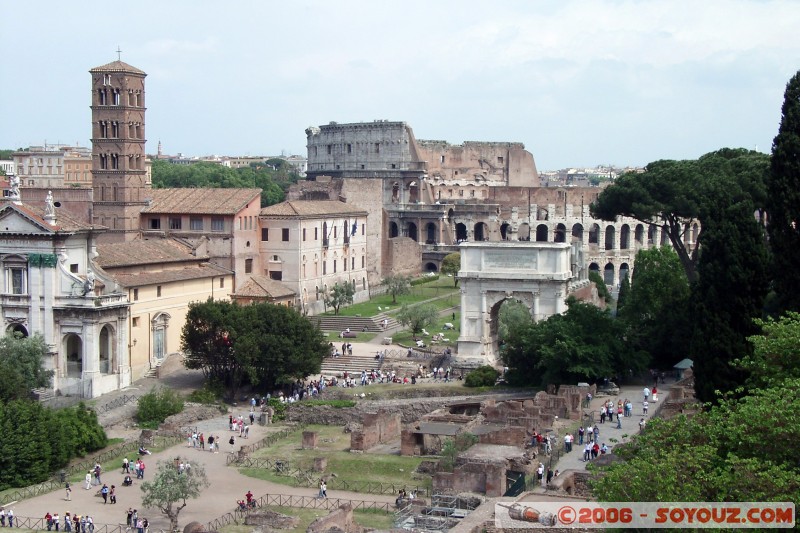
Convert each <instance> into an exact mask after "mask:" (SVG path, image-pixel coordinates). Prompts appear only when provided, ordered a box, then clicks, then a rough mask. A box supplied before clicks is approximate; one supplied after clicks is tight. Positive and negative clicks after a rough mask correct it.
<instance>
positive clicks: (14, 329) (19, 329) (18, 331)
mask: <svg viewBox="0 0 800 533" xmlns="http://www.w3.org/2000/svg"><path fill="white" fill-rule="evenodd" d="M6 331H8V332H9V333H11V334H13V335H15V336H18V337H20V338H22V339H24V338H26V337H27V336H28V330H27V329H25V326H23V325H22V324H14V325H13V326H9V327H8V329H7V330H6Z"/></svg>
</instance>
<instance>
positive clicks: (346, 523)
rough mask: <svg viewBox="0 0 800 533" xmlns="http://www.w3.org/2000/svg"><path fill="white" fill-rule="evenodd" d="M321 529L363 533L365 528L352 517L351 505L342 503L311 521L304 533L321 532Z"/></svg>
mask: <svg viewBox="0 0 800 533" xmlns="http://www.w3.org/2000/svg"><path fill="white" fill-rule="evenodd" d="M323 531H344V532H345V533H363V532H364V531H365V529H364V528H363V527H361V526H360V525H358V524H357V523H356V522H355V520H354V519H353V507H352V506H351V505H349V504H345V505H342V506H341V507H339V508H338V509H336V510H335V511H332V512H331V513H330V514H328V515H326V516H321V517H319V518H317V519H316V520H314V521H313V522H311V523H310V524H309V525H308V529H306V533H322V532H323Z"/></svg>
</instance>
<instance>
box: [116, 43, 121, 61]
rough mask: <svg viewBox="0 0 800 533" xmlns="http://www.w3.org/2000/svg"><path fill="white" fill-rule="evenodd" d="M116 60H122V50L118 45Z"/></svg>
mask: <svg viewBox="0 0 800 533" xmlns="http://www.w3.org/2000/svg"><path fill="white" fill-rule="evenodd" d="M117 61H122V50H120V49H119V45H117Z"/></svg>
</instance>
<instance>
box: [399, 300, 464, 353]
mask: <svg viewBox="0 0 800 533" xmlns="http://www.w3.org/2000/svg"><path fill="white" fill-rule="evenodd" d="M439 301H443V300H437V302H439ZM437 302H432V303H437ZM442 309H447V307H444V308H439V310H440V311H441V310H442ZM455 315H456V317H455V319H454V318H453V315H452V314H449V315H444V316H439V317H438V318H437V319H436V323H435V324H434V325H433V326H431V327H430V328H426V329H427V330H428V333H430V334H431V335H434V334H436V333H444V338H445V339H449V341H450V342H441V343H439V345H440V346H455V345H456V342H457V341H458V335H459V329H460V327H461V326H460V324H461V311H460V310H458V311H455ZM448 322H449V323H450V324H453V325H454V326H455V327H456V329H449V330H446V329H444V325H445V324H446V323H448ZM419 338H421V339H423V340H424V341H425V344H428V345H430V344H431V338H430V337H419ZM392 342H393V343H395V344H402V345H403V346H410V345H411V344H413V335H411V330H408V329H405V330H403V331H398V332H397V333H393V334H392Z"/></svg>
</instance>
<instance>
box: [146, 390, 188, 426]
mask: <svg viewBox="0 0 800 533" xmlns="http://www.w3.org/2000/svg"><path fill="white" fill-rule="evenodd" d="M181 411H183V399H182V398H181V397H180V396H179V395H178V393H176V392H175V391H173V390H170V389H166V388H162V389H160V390H155V389H153V390H151V391H150V392H148V393H147V394H145V395H143V396H141V397H140V398H139V408H138V410H137V411H136V420H137V422H139V425H140V426H143V427H150V428H156V427H158V425H159V424H160V423H161V422H163V421H164V420H166V418H167V417H168V416H170V415H176V414H178V413H180V412H181Z"/></svg>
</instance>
